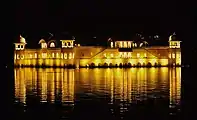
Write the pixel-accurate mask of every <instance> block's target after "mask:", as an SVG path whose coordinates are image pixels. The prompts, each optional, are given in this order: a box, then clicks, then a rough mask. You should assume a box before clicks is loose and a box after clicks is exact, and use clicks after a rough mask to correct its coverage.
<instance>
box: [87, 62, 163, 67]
mask: <svg viewBox="0 0 197 120" xmlns="http://www.w3.org/2000/svg"><path fill="white" fill-rule="evenodd" d="M89 66H91V67H96V66H98V67H101V66H104V67H118V66H119V67H121V66H128V67H132V66H161V64H160V63H157V62H155V64H151V63H150V62H148V63H147V64H145V63H140V62H138V63H137V64H132V63H130V62H128V63H119V64H113V63H103V64H101V63H98V64H95V63H90V64H89Z"/></svg>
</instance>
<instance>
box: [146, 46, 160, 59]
mask: <svg viewBox="0 0 197 120" xmlns="http://www.w3.org/2000/svg"><path fill="white" fill-rule="evenodd" d="M144 50H145V51H146V52H148V53H149V54H151V55H153V56H154V57H156V58H159V57H160V56H159V54H157V53H155V52H151V51H149V50H148V49H146V48H144Z"/></svg>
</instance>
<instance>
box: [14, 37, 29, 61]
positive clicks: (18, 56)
mask: <svg viewBox="0 0 197 120" xmlns="http://www.w3.org/2000/svg"><path fill="white" fill-rule="evenodd" d="M14 44H15V51H14V64H19V63H20V64H19V65H22V64H23V62H24V61H23V59H24V58H25V45H26V44H27V43H26V40H25V38H24V37H22V36H21V35H20V41H19V42H16V43H14ZM21 63H22V64H21Z"/></svg>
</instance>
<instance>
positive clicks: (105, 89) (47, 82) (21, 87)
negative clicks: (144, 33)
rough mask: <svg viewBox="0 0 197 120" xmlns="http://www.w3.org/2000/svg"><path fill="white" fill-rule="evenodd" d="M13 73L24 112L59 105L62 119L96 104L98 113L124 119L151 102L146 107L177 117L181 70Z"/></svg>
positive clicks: (21, 70) (33, 70)
mask: <svg viewBox="0 0 197 120" xmlns="http://www.w3.org/2000/svg"><path fill="white" fill-rule="evenodd" d="M14 74H15V75H14V76H15V103H16V104H19V103H20V104H21V106H23V112H27V111H28V109H30V107H29V106H36V105H37V104H39V105H40V104H42V105H45V106H47V110H48V109H49V108H50V109H51V111H53V107H51V106H52V105H59V106H61V107H59V108H61V109H58V111H59V113H60V115H59V116H60V117H61V118H63V117H68V116H69V115H71V114H72V113H74V112H79V111H81V112H82V111H83V112H84V111H85V109H96V107H91V106H94V105H96V104H97V107H98V109H101V111H102V110H103V111H105V110H106V111H108V114H110V115H111V116H115V118H124V117H125V116H127V114H128V111H131V110H132V108H134V105H138V104H141V106H142V107H146V108H147V104H149V102H150V103H151V104H150V105H149V107H151V106H154V105H155V106H159V107H160V108H159V109H161V110H163V111H165V112H166V113H167V112H168V114H176V112H175V111H174V110H171V109H174V108H176V111H177V110H179V106H180V105H181V68H130V69H121V68H115V69H109V68H107V69H103V68H95V69H86V68H83V69H61V68H56V69H54V68H46V69H42V68H39V69H37V68H16V69H15V70H14ZM147 101H148V102H147ZM33 103H34V104H33ZM81 103H83V105H81ZM146 103H147V104H146ZM32 104H33V105H32ZM48 106H50V107H48ZM56 108H57V107H56ZM38 109H40V108H34V111H36V110H38ZM98 109H97V110H98ZM43 110H46V109H43ZM56 110H57V109H56ZM86 111H87V110H86ZM90 111H92V112H93V111H95V110H89V111H88V112H90ZM135 111H136V110H135ZM179 111H180V110H179ZM92 114H93V113H92ZM68 118H69V117H68Z"/></svg>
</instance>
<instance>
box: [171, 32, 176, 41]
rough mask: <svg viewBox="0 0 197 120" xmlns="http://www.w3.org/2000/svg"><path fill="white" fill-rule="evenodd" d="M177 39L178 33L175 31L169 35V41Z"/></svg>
mask: <svg viewBox="0 0 197 120" xmlns="http://www.w3.org/2000/svg"><path fill="white" fill-rule="evenodd" d="M176 40H177V37H176V34H175V33H173V34H172V35H170V37H169V41H176Z"/></svg>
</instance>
